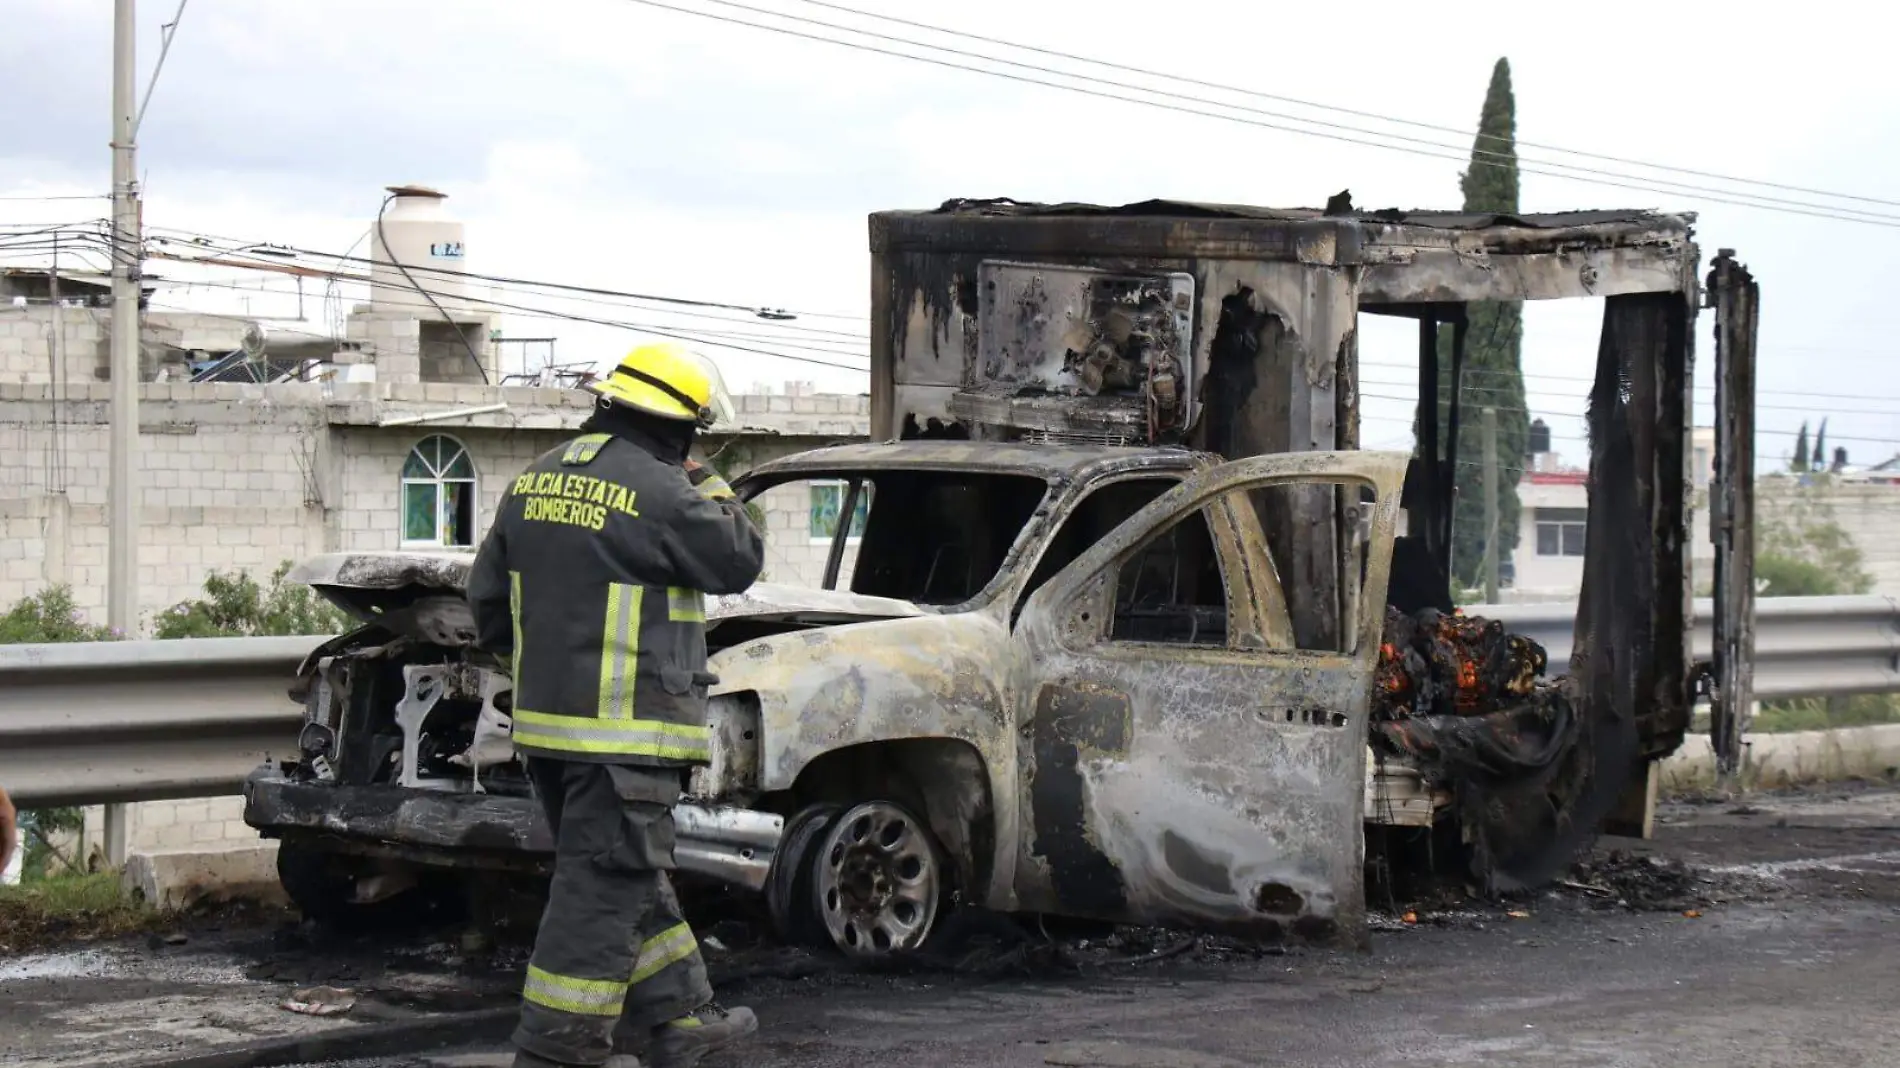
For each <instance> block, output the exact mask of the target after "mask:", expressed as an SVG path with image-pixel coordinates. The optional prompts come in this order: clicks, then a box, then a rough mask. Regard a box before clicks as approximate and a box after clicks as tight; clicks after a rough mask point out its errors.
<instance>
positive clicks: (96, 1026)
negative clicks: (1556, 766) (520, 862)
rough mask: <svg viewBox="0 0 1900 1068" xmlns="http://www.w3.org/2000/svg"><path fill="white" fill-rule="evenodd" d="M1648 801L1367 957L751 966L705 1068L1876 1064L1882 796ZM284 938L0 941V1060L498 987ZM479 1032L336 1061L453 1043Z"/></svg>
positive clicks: (116, 1057)
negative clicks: (37, 948) (738, 1044)
mask: <svg viewBox="0 0 1900 1068" xmlns="http://www.w3.org/2000/svg"><path fill="white" fill-rule="evenodd" d="M1666 819H1667V822H1665V823H1664V824H1663V825H1662V826H1661V828H1660V829H1659V834H1658V837H1657V840H1656V841H1655V842H1653V843H1643V844H1634V845H1632V844H1630V843H1606V845H1609V846H1619V845H1621V846H1625V847H1629V848H1632V849H1634V850H1635V851H1636V852H1637V853H1639V854H1648V855H1654V856H1659V857H1673V858H1682V859H1684V860H1687V861H1688V862H1690V863H1691V864H1692V865H1693V866H1694V867H1693V869H1692V870H1693V871H1694V872H1695V873H1696V875H1697V878H1694V879H1690V880H1680V881H1678V880H1674V879H1673V877H1672V876H1671V874H1670V871H1669V870H1668V869H1666V868H1664V869H1658V870H1655V871H1648V870H1646V869H1645V868H1644V867H1643V866H1642V864H1641V863H1640V862H1635V863H1632V862H1629V861H1625V862H1623V863H1621V864H1619V865H1613V866H1606V867H1604V868H1602V869H1600V870H1598V871H1596V872H1586V873H1585V874H1583V875H1582V876H1581V877H1580V879H1579V882H1581V883H1583V884H1585V885H1586V886H1588V887H1590V889H1563V890H1559V891H1556V892H1553V893H1550V894H1545V895H1540V896H1538V897H1537V898H1534V899H1532V900H1529V901H1525V902H1518V903H1514V904H1511V905H1509V906H1496V907H1491V906H1487V907H1484V908H1478V909H1466V908H1462V907H1461V908H1459V909H1456V910H1443V911H1432V910H1423V911H1421V912H1420V914H1419V916H1418V920H1419V922H1418V923H1417V924H1416V925H1409V926H1408V925H1404V924H1402V923H1396V922H1391V923H1385V924H1381V925H1380V927H1379V929H1378V930H1376V931H1375V933H1374V939H1373V948H1372V950H1371V952H1370V953H1367V954H1351V953H1327V952H1298V951H1296V952H1293V953H1289V954H1286V955H1278V956H1274V955H1259V954H1253V953H1245V952H1240V951H1238V950H1236V949H1235V948H1233V947H1222V946H1214V947H1211V948H1208V949H1197V950H1196V951H1194V952H1190V953H1185V954H1182V955H1181V956H1178V957H1173V958H1170V959H1167V960H1163V961H1158V962H1149V963H1146V964H1139V965H1127V966H1117V965H1115V964H1114V963H1113V961H1114V960H1116V959H1117V958H1116V957H1115V955H1114V954H1113V953H1111V952H1109V951H1107V950H1105V949H1104V947H1101V946H1099V945H1087V946H1075V945H1071V946H1069V947H1067V949H1066V950H1065V952H1064V954H1063V958H1062V959H1063V960H1064V961H1066V962H1068V963H1074V962H1080V963H1081V964H1082V967H1081V969H1080V970H1079V971H1072V970H1063V969H1056V970H1045V972H1044V973H1043V974H1042V975H1040V976H1038V977H1032V978H1023V977H1020V976H1011V977H1007V978H998V977H990V978H984V977H980V976H976V975H968V974H956V973H928V974H910V975H904V976H891V975H881V976H873V975H865V974H860V973H849V972H838V971H832V972H828V973H826V974H823V975H820V976H818V977H815V978H808V979H802V980H797V981H784V980H767V981H763V982H753V983H750V984H747V985H746V986H744V987H743V988H741V989H738V990H734V991H733V992H732V996H731V997H730V998H729V1000H732V1001H735V1002H741V1003H746V1004H750V1005H752V1006H753V1007H754V1008H755V1009H756V1010H757V1011H758V1012H759V1015H760V1018H761V1021H762V1029H761V1033H760V1035H759V1037H758V1039H757V1040H756V1041H754V1042H753V1043H751V1044H750V1045H749V1046H748V1047H746V1048H745V1049H744V1050H743V1052H740V1053H735V1054H734V1055H731V1056H728V1057H726V1058H724V1059H723V1061H720V1062H710V1061H709V1062H708V1066H709V1068H716V1066H717V1064H721V1063H723V1064H725V1065H730V1066H737V1065H747V1066H758V1068H794V1066H798V1068H849V1066H859V1065H863V1066H872V1065H876V1066H887V1065H913V1064H915V1065H929V1066H931V1068H961V1066H979V1065H980V1066H1029V1065H1069V1066H1102V1068H1122V1066H1143V1068H1228V1066H1238V1065H1297V1066H1314V1068H1320V1066H1342V1068H1343V1066H1355V1068H1357V1066H1364V1065H1404V1066H1440V1065H1443V1066H1452V1065H1456V1066H1459V1068H1467V1066H1471V1065H1513V1066H1518V1065H1534V1066H1540V1068H1543V1066H1548V1068H1572V1066H1575V1068H1583V1066H1590V1068H1624V1066H1629V1068H1637V1066H1651V1065H1656V1066H1668V1068H1701V1066H1708V1068H1746V1066H1752V1065H1763V1066H1770V1065H1772V1066H1774V1068H1808V1066H1814V1068H1821V1066H1826V1068H1853V1066H1861V1065H1865V1066H1870V1068H1871V1066H1883V1068H1885V1066H1892V1065H1900V1013H1896V1012H1895V1011H1894V991H1896V990H1900V835H1896V833H1895V830H1896V827H1900V793H1897V792H1888V791H1857V792H1851V793H1840V794H1832V795H1826V796H1817V795H1804V796H1794V797H1778V798H1772V799H1765V800H1756V801H1755V802H1753V803H1752V804H1751V805H1749V806H1742V807H1737V806H1732V805H1723V806H1673V807H1672V808H1670V809H1669V810H1668V811H1667V813H1666ZM1619 898H1621V899H1622V900H1625V901H1630V902H1633V903H1636V904H1640V905H1644V906H1646V909H1645V910H1643V911H1633V910H1631V909H1630V908H1627V907H1621V906H1619V904H1618V899H1619ZM1513 912H1515V913H1520V915H1513V914H1512V913H1513ZM1690 912H1692V913H1694V915H1688V914H1685V913H1690ZM260 939H261V940H260ZM1164 941H1165V940H1164ZM282 946H283V941H282V939H281V938H277V939H272V938H266V937H262V936H258V935H256V934H254V933H249V934H247V933H242V932H240V933H235V934H230V935H220V934H217V933H211V934H206V935H203V936H200V935H196V934H194V936H193V942H192V943H190V944H188V945H187V946H186V947H182V948H176V949H174V948H171V947H166V948H165V949H163V950H159V949H152V948H149V947H146V946H144V945H143V944H141V945H137V946H129V947H118V948H116V949H115V948H108V949H106V950H96V951H91V952H92V954H93V956H92V958H91V961H92V963H91V964H89V965H84V966H75V965H74V964H73V955H71V954H67V955H64V956H60V955H55V956H51V957H42V958H32V959H28V960H15V961H4V960H0V1064H30V1065H46V1066H48V1068H53V1066H58V1068H65V1066H68V1065H79V1064H96V1063H119V1064H134V1063H141V1062H142V1061H143V1060H145V1059H146V1058H148V1057H150V1056H151V1055H152V1054H150V1053H140V1052H138V1051H141V1050H152V1051H154V1052H157V1051H160V1050H170V1051H173V1052H176V1051H179V1050H188V1049H193V1048H198V1047H200V1046H202V1045H203V1044H205V1043H207V1042H211V1041H230V1040H231V1039H232V1038H233V1037H239V1036H263V1035H269V1034H274V1033H284V1032H286V1031H290V1030H296V1029H309V1028H311V1027H325V1026H351V1025H350V1024H349V1023H331V1022H321V1021H312V1020H310V1019H309V1018H307V1017H301V1016H295V1015H293V1014H290V1013H286V1012H284V1011H282V1010H281V1009H280V1008H279V1007H278V1004H279V1002H281V1000H282V998H283V996H284V992H285V991H286V990H287V989H288V988H289V986H290V985H294V984H296V983H299V982H307V981H310V980H312V979H318V978H322V979H337V980H338V981H349V980H351V979H352V976H354V979H355V980H356V981H357V985H358V986H359V987H361V988H364V989H366V990H375V991H380V996H381V997H382V998H383V999H384V1000H385V1001H386V1002H389V1003H391V1004H393V1005H394V1006H395V1007H394V1008H390V1007H388V1006H385V1007H384V1008H383V1009H382V1010H381V1011H384V1012H400V1011H405V1010H414V1009H441V1008H457V1007H466V1006H467V1005H471V1004H481V1003H486V1004H495V1003H497V999H501V1001H502V1002H503V1003H505V998H506V996H507V991H508V986H509V983H510V981H511V980H510V978H509V976H508V975H507V974H506V973H505V972H494V971H482V970H480V969H476V968H472V967H471V965H470V964H469V963H468V962H460V961H458V960H457V959H455V958H454V957H453V955H452V954H450V955H444V953H443V952H442V950H441V947H434V948H430V947H426V946H420V945H418V946H411V947H407V948H405V949H403V950H401V951H400V952H396V951H392V950H390V949H389V948H388V947H386V946H385V947H378V948H377V949H376V954H377V956H376V959H374V960H371V959H369V958H366V957H364V956H362V953H363V950H362V949H361V947H358V948H356V949H352V950H350V951H348V953H343V955H342V956H330V957H325V956H324V955H323V954H322V953H317V954H316V955H314V956H313V955H311V954H310V953H309V952H308V951H306V950H294V951H281V952H280V951H279V950H281V949H282ZM339 952H342V951H339ZM115 954H116V955H115ZM350 954H355V956H351V955H350ZM339 962H341V963H339ZM1045 963H1046V962H1045ZM333 973H335V974H333ZM218 1036H222V1037H218ZM488 1048H489V1049H491V1050H492V1049H493V1048H494V1047H492V1046H491V1047H488ZM479 1049H480V1048H479V1047H467V1048H462V1049H458V1050H446V1051H437V1052H435V1053H430V1054H421V1053H418V1054H414V1055H405V1056H401V1057H393V1058H386V1059H382V1060H376V1061H361V1062H352V1063H351V1064H350V1068H356V1066H357V1065H361V1066H362V1068H397V1066H399V1065H400V1066H407V1065H417V1064H427V1063H430V1062H435V1063H438V1064H455V1063H471V1062H470V1061H469V1060H467V1059H466V1056H467V1055H468V1054H471V1053H476V1052H479ZM458 1054H459V1055H461V1056H455V1055H458ZM445 1056H449V1057H452V1059H450V1060H446V1061H445V1060H443V1059H442V1058H443V1057H445ZM483 1059H486V1058H483ZM479 1062H480V1061H479V1060H478V1061H475V1062H473V1063H479ZM500 1063H503V1064H505V1063H506V1061H505V1059H503V1060H501V1061H500ZM331 1068H343V1066H342V1065H332V1066H331Z"/></svg>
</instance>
